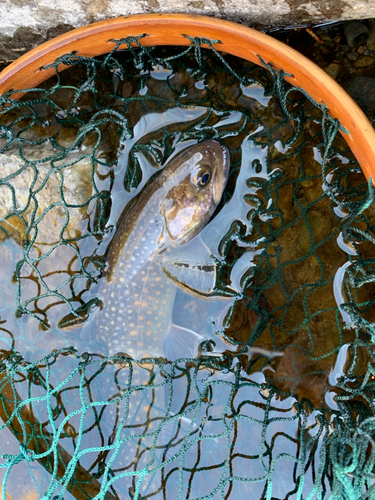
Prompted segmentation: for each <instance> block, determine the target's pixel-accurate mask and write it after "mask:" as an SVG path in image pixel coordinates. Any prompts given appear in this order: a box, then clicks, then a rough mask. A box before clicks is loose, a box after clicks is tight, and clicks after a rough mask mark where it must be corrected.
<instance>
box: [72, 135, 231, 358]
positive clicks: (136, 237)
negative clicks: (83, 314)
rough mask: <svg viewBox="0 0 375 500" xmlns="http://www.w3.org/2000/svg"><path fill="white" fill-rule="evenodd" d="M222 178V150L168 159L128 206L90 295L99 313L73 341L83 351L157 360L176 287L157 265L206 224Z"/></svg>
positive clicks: (201, 149)
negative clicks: (77, 340)
mask: <svg viewBox="0 0 375 500" xmlns="http://www.w3.org/2000/svg"><path fill="white" fill-rule="evenodd" d="M228 171H229V153H228V150H227V149H226V148H225V147H223V146H221V145H220V144H219V143H218V142H217V141H214V140H207V141H204V142H202V143H199V144H196V145H194V146H191V147H188V148H186V149H185V150H183V151H182V152H181V153H179V154H178V155H176V156H175V157H174V158H172V159H171V160H170V161H169V162H168V163H167V165H166V166H165V167H164V168H163V170H162V171H161V172H160V173H158V174H156V176H154V177H152V178H151V179H150V181H149V182H148V183H147V184H146V186H145V187H144V189H143V190H142V192H141V193H140V194H139V195H138V196H137V197H136V198H135V199H133V200H132V202H131V205H130V207H129V206H128V208H127V209H126V210H125V214H124V215H123V217H122V219H121V220H120V223H119V225H118V229H117V231H116V234H115V236H114V238H113V240H112V242H111V243H110V246H109V249H108V252H107V264H108V266H107V270H106V272H105V273H104V275H103V277H102V279H101V283H100V287H99V292H98V296H99V297H100V299H101V301H102V303H103V308H102V309H101V310H96V311H95V313H94V314H93V318H92V320H91V321H89V322H87V323H88V324H87V325H86V326H85V327H84V329H83V331H82V333H81V339H82V341H83V342H84V343H85V344H86V345H87V347H88V348H89V349H90V350H91V351H93V343H95V344H96V348H95V351H96V352H97V349H98V344H100V346H101V347H100V351H101V352H102V353H103V354H106V355H108V356H112V355H114V354H116V353H119V352H120V353H126V354H130V355H131V356H133V357H134V359H140V358H141V357H144V356H146V355H151V356H159V355H164V347H163V342H164V336H165V334H166V332H167V331H168V328H170V325H171V318H172V309H173V302H174V297H175V293H176V285H175V284H174V283H173V281H172V280H171V279H170V278H168V277H167V273H165V272H164V271H163V267H164V266H163V263H164V264H166V263H167V262H169V261H170V259H173V254H174V252H175V251H176V250H178V248H179V247H180V246H181V245H183V244H185V243H186V242H188V241H190V240H192V238H194V237H195V236H196V235H198V233H199V232H200V231H201V230H202V229H203V227H204V226H205V225H206V224H207V222H208V221H209V220H210V218H211V216H212V214H213V213H214V211H215V209H216V207H217V205H218V203H219V201H220V199H221V196H222V193H223V190H224V188H225V184H226V181H227V177H228ZM164 270H165V268H164Z"/></svg>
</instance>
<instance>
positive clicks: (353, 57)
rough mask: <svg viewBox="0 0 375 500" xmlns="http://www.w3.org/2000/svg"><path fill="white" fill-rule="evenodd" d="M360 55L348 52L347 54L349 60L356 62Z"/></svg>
mask: <svg viewBox="0 0 375 500" xmlns="http://www.w3.org/2000/svg"><path fill="white" fill-rule="evenodd" d="M358 56H359V54H358V52H348V53H347V54H346V57H347V58H348V59H349V61H355V60H356V59H357V58H358Z"/></svg>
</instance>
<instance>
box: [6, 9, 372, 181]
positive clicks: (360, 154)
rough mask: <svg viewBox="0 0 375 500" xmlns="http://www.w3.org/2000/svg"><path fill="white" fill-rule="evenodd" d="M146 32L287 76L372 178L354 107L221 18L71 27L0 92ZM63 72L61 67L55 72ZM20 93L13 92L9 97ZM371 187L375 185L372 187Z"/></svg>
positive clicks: (131, 19) (291, 59) (367, 132)
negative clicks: (64, 59)
mask: <svg viewBox="0 0 375 500" xmlns="http://www.w3.org/2000/svg"><path fill="white" fill-rule="evenodd" d="M142 34H146V35H147V36H145V37H143V38H142V40H141V43H142V45H144V46H157V45H179V46H188V45H190V43H191V41H190V40H189V39H188V38H186V37H185V36H184V35H189V37H201V38H206V39H210V40H220V42H221V43H217V44H215V48H216V49H217V50H219V51H222V52H227V53H229V54H232V55H234V56H237V57H241V58H243V59H247V60H249V61H251V62H253V63H256V64H260V61H259V57H261V58H262V60H263V61H264V62H265V63H266V64H271V65H272V66H273V67H274V68H275V69H276V70H281V69H282V70H284V71H285V72H286V73H290V74H291V75H293V76H290V77H286V78H285V79H286V81H287V82H289V83H291V84H292V85H294V86H295V87H301V88H302V89H304V90H305V91H306V92H307V93H308V94H309V95H310V96H311V97H312V98H313V99H314V100H315V101H316V102H317V103H318V104H319V105H321V104H323V102H324V103H325V105H326V107H327V108H328V111H329V114H330V115H331V116H332V117H333V118H337V119H338V120H339V121H340V123H341V125H342V126H343V127H344V128H345V129H346V130H347V131H348V133H345V132H341V133H342V134H343V136H344V138H345V140H346V141H347V143H348V145H349V147H350V149H351V150H352V151H353V153H354V155H355V157H356V158H357V160H358V162H359V164H360V165H361V168H362V170H363V172H364V174H365V175H366V178H367V179H369V178H370V177H371V176H372V178H373V179H375V133H374V129H373V127H372V125H371V123H370V121H369V120H368V119H367V117H366V116H365V114H364V113H363V111H362V110H361V109H360V107H359V106H358V105H357V104H356V103H355V102H354V100H353V99H352V98H351V97H350V96H349V95H348V94H347V93H346V92H345V90H344V89H343V88H342V87H341V86H340V85H339V84H338V83H336V82H335V81H334V80H333V79H332V78H331V77H330V76H328V75H327V73H326V72H325V71H323V70H322V69H321V68H319V67H318V66H317V65H316V64H314V63H313V62H312V61H310V60H309V59H307V58H306V57H305V56H303V55H302V54H300V53H299V52H297V51H296V50H294V49H292V48H291V47H289V46H288V45H285V44H284V43H282V42H280V41H278V40H275V39H274V38H272V37H270V36H268V35H265V34H264V33H261V32H259V31H256V30H254V29H251V28H248V27H246V26H242V25H240V24H236V23H233V22H231V21H225V20H222V19H215V18H212V17H206V16H199V15H189V14H139V15H134V16H123V17H118V18H115V19H108V20H106V21H100V22H97V23H93V24H89V25H88V26H83V27H82V28H78V29H74V30H72V31H69V32H67V33H64V34H63V35H60V36H58V37H56V38H53V39H52V40H49V41H48V42H46V43H43V44H42V45H39V46H38V47H35V48H34V49H32V50H31V51H29V52H27V53H26V54H24V55H23V56H21V57H20V58H19V59H17V60H16V61H14V62H13V63H12V64H10V65H9V66H7V67H6V68H5V69H4V70H3V71H2V72H1V73H0V94H4V93H5V92H7V91H8V90H11V89H20V90H21V89H28V88H33V87H37V86H38V85H39V84H40V83H41V82H43V81H44V80H46V79H47V78H49V77H50V76H52V75H53V74H54V72H55V69H54V68H50V69H43V70H42V69H41V68H43V66H47V65H49V64H52V63H53V62H54V61H55V60H56V59H57V58H58V57H60V56H62V55H64V54H67V53H69V52H73V51H76V52H77V54H78V55H82V56H86V57H93V56H99V55H102V54H105V53H108V52H110V50H111V49H112V48H113V42H110V40H113V39H120V38H125V37H128V36H138V35H142ZM63 69H65V67H64V65H61V66H60V67H59V70H60V71H61V70H63ZM21 96H22V92H20V93H17V94H13V97H14V98H19V97H21ZM374 184H375V183H374Z"/></svg>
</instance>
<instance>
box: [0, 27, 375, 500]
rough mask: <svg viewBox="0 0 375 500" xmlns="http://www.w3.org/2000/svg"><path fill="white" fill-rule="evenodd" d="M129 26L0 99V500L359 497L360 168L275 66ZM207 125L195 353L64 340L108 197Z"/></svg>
mask: <svg viewBox="0 0 375 500" xmlns="http://www.w3.org/2000/svg"><path fill="white" fill-rule="evenodd" d="M142 38H143V37H129V38H126V39H122V40H117V41H111V42H110V45H109V50H111V49H112V50H111V52H109V54H108V55H106V56H103V57H99V58H93V59H88V58H85V57H81V56H79V55H77V54H67V55H65V56H63V57H62V58H60V59H58V60H57V61H56V62H55V63H54V64H53V67H54V68H55V69H56V76H55V77H53V78H51V79H49V80H48V81H46V82H45V83H44V84H42V85H41V86H40V87H39V88H35V89H22V92H23V97H22V98H21V99H20V100H14V99H12V94H13V93H17V92H18V93H19V89H16V90H14V91H10V92H8V93H7V94H5V95H3V96H2V97H1V98H0V99H1V108H0V114H1V119H0V123H1V124H0V162H1V168H0V255H1V267H0V276H1V283H2V285H1V288H0V294H1V302H0V314H1V321H0V330H1V335H0V344H1V345H0V353H1V364H0V396H1V401H0V417H1V421H0V443H1V459H0V468H1V469H0V472H1V477H2V498H3V499H4V500H5V499H9V498H13V499H14V500H16V499H18V498H29V499H31V498H43V499H52V498H56V499H57V498H77V499H85V498H95V499H96V498H98V499H99V498H101V499H110V498H120V499H122V498H131V499H138V500H141V499H146V498H147V499H159V498H160V499H168V500H169V499H188V498H189V499H201V500H203V499H207V500H208V499H228V498H238V499H244V498H247V499H248V498H254V499H263V498H264V499H268V500H271V499H281V500H284V499H292V498H293V499H294V498H298V499H302V498H303V499H315V498H316V499H323V498H331V499H350V500H354V499H367V498H368V499H370V498H375V486H374V471H373V468H374V463H375V456H374V453H375V451H374V446H373V445H374V443H373V439H374V403H373V400H374V377H375V371H374V362H375V358H374V356H373V336H374V334H375V330H374V326H373V325H374V323H373V321H374V312H375V309H374V301H375V298H374V297H375V294H374V291H375V289H374V284H373V283H374V281H375V272H374V263H375V261H374V248H375V247H374V243H375V226H374V225H375V210H374V204H373V189H372V187H371V183H368V182H367V181H366V179H365V177H364V175H363V173H362V171H361V169H360V167H359V165H358V163H357V162H356V160H355V158H354V156H353V154H352V153H351V151H350V149H349V148H348V146H347V144H346V142H345V141H344V139H343V138H342V137H341V135H340V134H339V133H338V132H339V130H340V124H339V123H338V122H337V121H336V120H334V119H332V118H331V117H330V115H329V113H328V110H327V108H326V107H325V106H324V105H323V106H319V105H317V103H316V102H314V101H313V100H312V99H311V98H310V97H309V96H308V95H306V94H305V92H304V91H302V90H301V89H296V88H293V87H291V86H290V85H288V84H286V83H285V80H284V76H285V74H284V73H283V72H282V71H281V72H277V71H275V70H274V69H273V68H272V66H271V65H265V67H261V66H256V65H254V64H252V63H249V62H247V61H243V60H239V59H236V58H233V57H231V56H229V55H222V54H220V53H219V52H218V51H217V49H216V48H215V46H217V44H218V43H219V41H209V40H204V39H193V38H189V37H187V38H189V40H190V42H191V44H190V46H189V47H187V48H163V47H159V48H146V47H143V46H142ZM202 44H205V47H207V46H208V47H209V48H206V49H203V48H202ZM60 64H65V65H67V66H68V67H69V69H67V70H65V71H64V72H62V73H61V74H60V73H59V70H58V68H59V65H60ZM343 132H344V135H345V131H343ZM207 138H214V139H216V140H218V141H219V142H221V143H222V144H224V145H225V146H226V147H227V148H228V150H229V151H230V157H231V170H230V176H229V180H228V184H227V187H226V190H225V193H224V196H223V199H222V201H221V204H220V206H219V207H218V210H217V212H216V217H214V219H213V221H212V224H209V225H208V226H207V228H206V229H205V231H206V235H207V239H210V241H212V242H213V245H214V246H215V245H216V254H215V252H213V253H214V255H213V259H215V264H216V267H217V279H216V284H215V291H214V295H215V296H217V297H220V296H221V297H227V298H228V297H229V299H228V301H227V302H226V303H227V304H230V306H229V307H228V308H227V309H226V310H225V315H224V316H225V317H224V319H223V320H222V321H221V322H217V321H216V322H215V323H213V322H212V321H211V322H210V321H208V319H207V315H203V313H202V312H200V311H201V310H200V309H199V307H201V305H200V302H199V298H198V299H194V300H195V302H194V300H193V299H191V297H188V298H186V295H184V294H182V292H181V293H180V294H177V296H176V304H177V305H178V306H179V317H180V324H181V326H186V325H189V326H190V325H191V324H193V326H196V328H197V329H200V332H201V333H202V332H203V331H204V332H206V334H207V335H206V337H205V338H206V341H205V342H203V343H202V345H201V346H200V349H199V353H198V355H197V356H193V357H189V358H186V359H184V358H182V357H180V358H178V359H172V360H170V359H166V358H165V357H157V358H143V359H140V360H134V359H132V358H131V357H129V356H127V355H126V354H122V355H118V356H114V357H106V356H105V353H104V354H103V353H101V352H98V351H97V350H95V349H94V348H93V349H90V345H88V346H86V347H87V349H86V350H84V349H82V348H81V349H80V348H79V345H78V344H79V340H78V339H79V333H78V334H77V333H74V330H72V331H65V329H64V327H65V326H67V325H68V326H69V324H70V323H73V322H74V320H75V318H78V319H85V318H87V317H88V316H89V315H90V312H91V310H92V308H94V307H95V305H96V304H97V302H95V301H96V298H95V286H96V285H97V283H98V282H99V281H100V279H101V273H102V271H103V269H104V267H105V265H106V258H105V257H106V248H107V245H108V241H109V240H110V236H111V234H113V233H114V228H115V226H116V223H117V221H118V218H119V215H120V213H121V211H122V209H123V208H124V206H125V205H126V203H127V202H128V201H129V200H130V199H131V198H132V196H134V193H135V192H137V189H138V190H139V189H140V186H142V182H143V183H144V182H145V181H146V177H147V176H148V177H150V175H151V174H152V173H153V172H156V171H157V169H160V168H162V166H163V165H164V164H165V163H166V162H167V161H168V158H169V157H170V156H171V154H172V153H173V152H174V151H175V150H176V149H178V148H179V147H181V145H182V146H183V145H184V144H190V143H193V142H194V141H202V140H205V139H207ZM189 141H191V142H190V143H189ZM146 167H147V168H146ZM219 221H220V222H219ZM234 282H236V283H237V287H233V283H234ZM201 302H202V301H201ZM202 303H203V302H202ZM221 303H222V302H221V301H217V302H215V301H213V305H212V306H210V307H213V308H214V310H216V309H218V310H220V311H221V310H222V309H220V306H219V305H218V304H221ZM197 308H198V309H197ZM215 308H216V309H215ZM202 310H203V309H202ZM206 310H207V308H206V309H205V310H204V311H206ZM194 311H198V312H194ZM210 311H211V312H212V310H211V309H210ZM210 314H211V313H210ZM185 317H186V318H187V319H186V318H185ZM184 321H185V323H184ZM202 325H203V326H202ZM214 340H216V341H217V346H218V345H225V346H226V348H225V349H219V351H220V352H213V349H215V348H214V347H213V341H214ZM220 342H221V344H220ZM217 346H216V348H217Z"/></svg>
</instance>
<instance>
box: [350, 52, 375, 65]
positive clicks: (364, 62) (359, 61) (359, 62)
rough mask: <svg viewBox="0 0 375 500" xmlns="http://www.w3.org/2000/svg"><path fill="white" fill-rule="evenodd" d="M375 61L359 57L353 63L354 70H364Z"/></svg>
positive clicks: (368, 57)
mask: <svg viewBox="0 0 375 500" xmlns="http://www.w3.org/2000/svg"><path fill="white" fill-rule="evenodd" d="M374 61H375V59H374V58H373V57H371V56H364V55H363V56H359V57H358V59H357V60H356V61H355V63H354V67H355V68H366V67H367V66H371V65H372V64H374Z"/></svg>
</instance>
